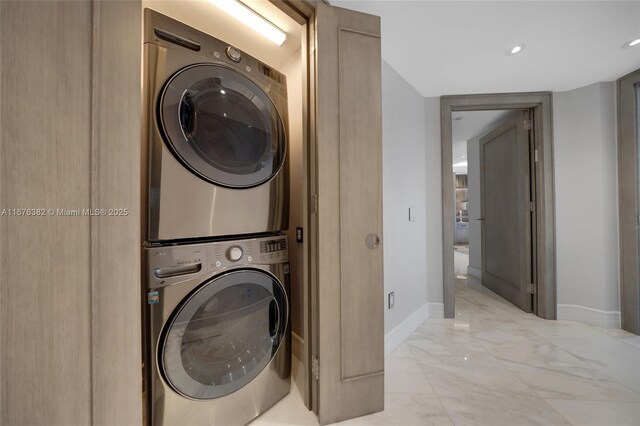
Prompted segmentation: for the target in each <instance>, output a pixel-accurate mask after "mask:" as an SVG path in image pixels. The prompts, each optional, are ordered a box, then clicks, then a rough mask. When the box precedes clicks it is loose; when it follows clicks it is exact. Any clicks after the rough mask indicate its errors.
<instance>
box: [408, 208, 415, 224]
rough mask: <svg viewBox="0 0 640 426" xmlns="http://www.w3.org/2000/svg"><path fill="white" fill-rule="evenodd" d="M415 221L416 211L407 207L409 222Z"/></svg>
mask: <svg viewBox="0 0 640 426" xmlns="http://www.w3.org/2000/svg"><path fill="white" fill-rule="evenodd" d="M415 221H416V209H415V208H414V207H409V222H415Z"/></svg>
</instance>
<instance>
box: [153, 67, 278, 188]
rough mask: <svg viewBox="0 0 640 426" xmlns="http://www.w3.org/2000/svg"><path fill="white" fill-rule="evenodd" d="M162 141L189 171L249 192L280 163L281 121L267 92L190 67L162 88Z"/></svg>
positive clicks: (229, 74)
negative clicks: (163, 140)
mask: <svg viewBox="0 0 640 426" xmlns="http://www.w3.org/2000/svg"><path fill="white" fill-rule="evenodd" d="M158 115H159V118H160V126H161V127H162V129H161V130H162V131H163V133H164V137H165V141H166V142H167V145H168V146H169V148H170V149H171V151H172V152H173V154H174V155H175V156H176V157H177V158H178V160H179V161H180V162H181V163H182V164H183V165H184V166H185V167H187V168H188V169H189V170H190V171H191V172H192V173H194V174H196V175H197V176H199V177H201V178H202V179H205V180H207V181H209V182H212V183H215V184H217V185H221V186H225V187H230V188H249V187H253V186H256V185H260V184H261V183H263V182H266V181H268V180H269V179H271V178H272V177H273V176H274V175H275V174H276V173H277V172H278V170H279V169H280V167H281V166H282V164H283V163H284V158H285V150H286V145H287V143H286V134H285V127H284V124H283V120H282V118H281V117H280V114H279V113H278V111H277V109H276V107H275V106H274V104H273V103H272V102H271V99H270V98H269V97H268V96H267V94H266V93H265V92H264V91H263V90H262V89H261V88H260V87H258V86H257V85H256V84H255V83H254V82H253V81H251V80H250V79H249V78H247V77H245V76H244V75H242V74H240V73H238V72H236V71H234V70H232V69H229V68H227V67H224V66H220V65H213V64H200V65H193V66H190V67H187V68H184V69H182V70H180V71H178V72H177V73H176V74H175V75H174V76H173V77H172V78H171V79H170V80H169V81H168V82H167V84H166V85H165V87H164V89H163V92H162V95H161V97H160V102H159V114H158Z"/></svg>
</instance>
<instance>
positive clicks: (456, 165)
mask: <svg viewBox="0 0 640 426" xmlns="http://www.w3.org/2000/svg"><path fill="white" fill-rule="evenodd" d="M453 167H467V162H466V161H461V162H459V163H456V164H454V165H453Z"/></svg>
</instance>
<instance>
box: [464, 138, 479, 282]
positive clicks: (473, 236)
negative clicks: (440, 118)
mask: <svg viewBox="0 0 640 426" xmlns="http://www.w3.org/2000/svg"><path fill="white" fill-rule="evenodd" d="M467 163H468V166H467V168H468V174H467V176H468V180H469V267H468V273H469V274H470V275H473V276H475V277H478V278H479V277H480V273H481V271H482V257H481V253H482V222H480V221H479V220H476V219H478V218H480V217H482V213H481V206H480V137H479V136H478V137H475V138H473V139H470V140H468V141H467Z"/></svg>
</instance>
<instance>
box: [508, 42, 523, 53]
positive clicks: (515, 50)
mask: <svg viewBox="0 0 640 426" xmlns="http://www.w3.org/2000/svg"><path fill="white" fill-rule="evenodd" d="M524 47H525V46H524V44H517V45H515V46H513V47H512V48H511V49H509V50H508V51H507V56H513V55H517V54H518V53H520V52H522V51H523V50H524Z"/></svg>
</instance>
